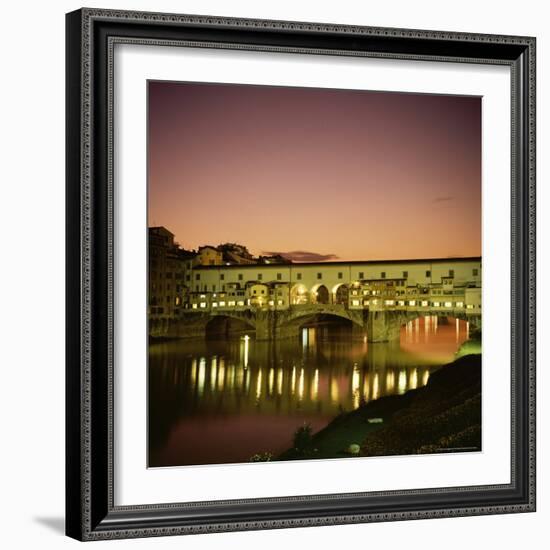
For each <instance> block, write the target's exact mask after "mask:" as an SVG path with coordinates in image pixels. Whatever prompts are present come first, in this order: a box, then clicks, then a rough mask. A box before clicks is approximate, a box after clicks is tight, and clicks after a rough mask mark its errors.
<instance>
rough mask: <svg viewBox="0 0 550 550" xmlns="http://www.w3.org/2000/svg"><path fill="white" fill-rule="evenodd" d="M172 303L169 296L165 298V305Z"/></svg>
mask: <svg viewBox="0 0 550 550" xmlns="http://www.w3.org/2000/svg"><path fill="white" fill-rule="evenodd" d="M171 301H172V298H171V297H170V296H166V303H167V304H169V303H170V302H171Z"/></svg>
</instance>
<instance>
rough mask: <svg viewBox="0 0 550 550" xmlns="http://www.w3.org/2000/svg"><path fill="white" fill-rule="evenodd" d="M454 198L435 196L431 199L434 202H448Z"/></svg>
mask: <svg viewBox="0 0 550 550" xmlns="http://www.w3.org/2000/svg"><path fill="white" fill-rule="evenodd" d="M454 200H455V198H454V197H436V198H435V199H434V200H433V201H434V202H449V201H454Z"/></svg>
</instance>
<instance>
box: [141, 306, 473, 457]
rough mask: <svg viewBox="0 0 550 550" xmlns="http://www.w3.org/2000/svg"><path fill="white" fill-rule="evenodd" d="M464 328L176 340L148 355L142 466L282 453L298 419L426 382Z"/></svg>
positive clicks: (454, 324) (451, 323)
mask: <svg viewBox="0 0 550 550" xmlns="http://www.w3.org/2000/svg"><path fill="white" fill-rule="evenodd" d="M467 332H468V327H467V325H466V323H465V322H464V321H456V320H455V319H449V320H448V321H447V322H442V320H441V319H439V320H438V319H437V318H436V317H431V318H422V319H418V320H416V321H413V322H411V323H408V324H407V325H406V326H405V327H403V328H402V330H401V341H400V342H394V343H380V344H367V343H366V342H364V341H355V340H352V338H351V331H350V330H349V329H348V328H347V327H343V326H341V325H323V326H317V327H309V328H304V329H303V331H302V334H301V337H300V338H299V339H296V340H294V339H292V340H290V339H285V340H278V341H270V342H263V341H262V342H256V341H255V340H254V339H253V338H252V337H251V336H252V335H243V336H241V337H237V338H235V339H231V340H222V339H220V340H208V341H203V340H177V341H171V342H164V343H159V344H152V345H151V346H150V350H149V373H150V378H149V405H150V409H149V414H150V416H149V418H150V420H149V423H150V424H149V436H150V456H149V465H150V466H174V465H188V464H215V463H230V462H246V461H248V459H249V458H250V457H251V456H252V455H253V454H255V453H257V452H263V451H270V452H272V453H275V454H277V453H280V452H282V451H283V450H285V449H287V448H288V447H290V445H291V441H292V434H293V432H294V431H295V430H296V428H297V427H299V426H301V425H302V424H303V423H304V422H309V423H310V424H311V425H312V427H313V429H314V430H315V431H316V430H318V429H320V428H322V427H323V426H325V425H326V424H327V423H328V422H329V421H330V420H331V419H332V418H334V416H336V415H337V414H338V413H339V412H341V411H342V410H352V409H354V408H357V407H359V406H360V404H361V403H365V402H369V401H372V400H375V399H378V398H379V397H382V396H385V395H392V394H403V393H405V392H406V391H407V390H410V389H414V388H417V387H420V386H423V385H425V384H426V383H427V381H428V378H429V373H430V371H431V370H432V369H433V368H435V367H437V366H439V365H441V364H443V363H445V362H448V361H451V360H452V358H453V356H454V353H455V352H456V350H457V348H458V347H459V346H460V344H462V342H464V341H465V340H466V339H467Z"/></svg>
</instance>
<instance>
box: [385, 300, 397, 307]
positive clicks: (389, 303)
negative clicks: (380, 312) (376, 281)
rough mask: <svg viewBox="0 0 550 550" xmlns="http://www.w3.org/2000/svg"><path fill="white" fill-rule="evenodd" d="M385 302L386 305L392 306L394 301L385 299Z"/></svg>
mask: <svg viewBox="0 0 550 550" xmlns="http://www.w3.org/2000/svg"><path fill="white" fill-rule="evenodd" d="M385 304H386V305H387V306H393V305H395V301H394V300H386V302H385Z"/></svg>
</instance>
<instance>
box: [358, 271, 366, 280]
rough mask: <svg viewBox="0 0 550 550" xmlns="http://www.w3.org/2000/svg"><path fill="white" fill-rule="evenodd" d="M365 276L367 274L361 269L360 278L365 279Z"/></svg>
mask: <svg viewBox="0 0 550 550" xmlns="http://www.w3.org/2000/svg"><path fill="white" fill-rule="evenodd" d="M364 278H365V274H364V273H363V272H362V271H360V272H359V279H364Z"/></svg>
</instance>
